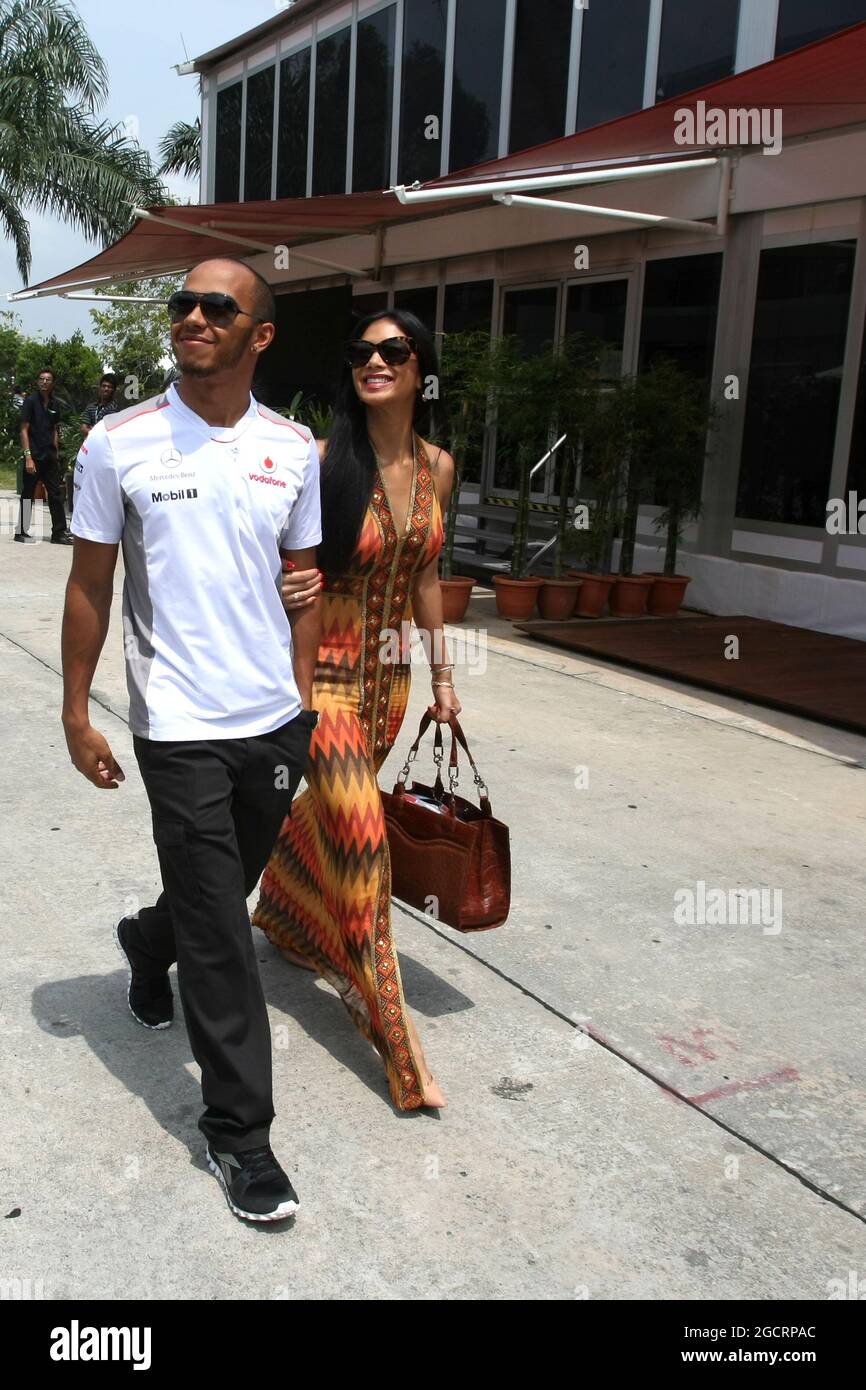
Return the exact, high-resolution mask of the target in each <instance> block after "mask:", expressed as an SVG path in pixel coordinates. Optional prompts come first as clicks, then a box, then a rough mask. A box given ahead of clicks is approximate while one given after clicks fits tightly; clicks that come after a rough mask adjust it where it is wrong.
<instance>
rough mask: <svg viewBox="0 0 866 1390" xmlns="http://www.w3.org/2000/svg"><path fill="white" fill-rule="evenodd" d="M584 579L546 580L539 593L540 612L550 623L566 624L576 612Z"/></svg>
mask: <svg viewBox="0 0 866 1390" xmlns="http://www.w3.org/2000/svg"><path fill="white" fill-rule="evenodd" d="M582 583H583V580H582V579H545V580H543V581H542V584H541V588H540V589H539V591H538V611H539V613H540V614H541V616H542V618H547V619H548V621H553V622H565V621H566V619H568V618H570V617H571V615H572V613H573V612H574V605H575V604H576V602H577V591H578V589H579V588H580V586H581V584H582Z"/></svg>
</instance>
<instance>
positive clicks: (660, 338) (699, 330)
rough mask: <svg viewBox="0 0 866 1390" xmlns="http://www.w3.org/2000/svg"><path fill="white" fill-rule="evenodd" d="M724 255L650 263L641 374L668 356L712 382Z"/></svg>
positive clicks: (647, 279) (685, 369)
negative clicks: (659, 359)
mask: <svg viewBox="0 0 866 1390" xmlns="http://www.w3.org/2000/svg"><path fill="white" fill-rule="evenodd" d="M721 280H722V255H721V252H713V253H711V254H709V255H705V256H672V257H671V258H670V259H668V260H661V261H648V262H647V267H646V278H645V281H644V295H643V320H642V322H641V335H640V357H639V361H640V370H641V371H643V370H644V369H645V368H646V367H649V366H651V365H652V363H653V362H654V361H656V360H657V359H658V358H659V357H667V358H670V359H672V360H673V361H674V362H676V363H677V365H678V366H680V367H682V368H683V370H684V371H687V372H691V373H692V374H693V375H694V376H698V377H701V379H702V380H704V381H709V379H710V376H711V374H712V370H713V353H714V350H715V343H716V320H717V318H718V312H719V288H720V285H721Z"/></svg>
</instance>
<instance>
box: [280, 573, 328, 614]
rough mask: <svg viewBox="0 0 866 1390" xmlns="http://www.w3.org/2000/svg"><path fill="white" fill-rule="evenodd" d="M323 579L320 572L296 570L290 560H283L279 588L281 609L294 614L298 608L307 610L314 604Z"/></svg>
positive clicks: (320, 590)
mask: <svg viewBox="0 0 866 1390" xmlns="http://www.w3.org/2000/svg"><path fill="white" fill-rule="evenodd" d="M323 578H324V577H323V575H322V571H321V570H296V569H295V567H294V565H293V564H292V561H291V560H283V578H282V584H281V586H280V593H281V594H282V599H283V607H284V608H285V609H287V610H288V611H290V612H292V613H295V612H297V610H298V609H299V608H307V607H308V606H309V605H310V604H311V603H315V601H316V599H317V598H318V596H319V594H320V593H321V592H322V584H323Z"/></svg>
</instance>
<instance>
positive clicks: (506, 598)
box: [493, 574, 541, 622]
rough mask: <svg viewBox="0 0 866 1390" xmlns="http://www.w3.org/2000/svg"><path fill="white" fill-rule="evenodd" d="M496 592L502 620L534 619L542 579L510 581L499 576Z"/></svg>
mask: <svg viewBox="0 0 866 1390" xmlns="http://www.w3.org/2000/svg"><path fill="white" fill-rule="evenodd" d="M493 587H494V589H495V590H496V611H497V613H498V614H499V616H500V618H510V619H511V620H512V621H516V622H522V621H523V620H524V619H526V618H531V617H532V610H533V608H534V607H535V600H536V599H537V598H538V591H539V589H540V588H541V580H540V579H508V578H506V576H505V575H502V574H498V575H497V576H496V578H495V579H494V581H493Z"/></svg>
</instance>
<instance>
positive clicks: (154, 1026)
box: [114, 917, 173, 1033]
mask: <svg viewBox="0 0 866 1390" xmlns="http://www.w3.org/2000/svg"><path fill="white" fill-rule="evenodd" d="M125 920H126V919H125V918H124V917H120V918H118V920H117V921H116V922H115V924H114V944H115V946H116V947H117V949H118V951H119V952H120V954H121V955H122V957H123V961H124V964H125V966H126V1003H127V1007H128V1008H129V1012H130V1013H131V1014H132V1017H133V1018H134V1019H135V1021H136V1023H140V1024H141V1026H142V1028H149V1029H150V1031H151V1033H159V1032H161V1031H162V1030H163V1029H164V1028H170V1027H171V1025H172V1022H173V1020H172V1019H170V1018H169V1019H166V1021H165V1023H145V1021H144V1019H143V1018H139V1016H138V1014H137V1013H136V1012H135V1009H134V1008H133V1007H132V1004H131V1003H130V999H129V995H130V991H131V989H132V965H131V964H130V960H129V956H128V955H127V954H126V952H125V951H124V949H123V947H122V945H121V944H120V937H119V936H118V934H117V933H118V928H119V927H120V923H121V922H123V921H125Z"/></svg>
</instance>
